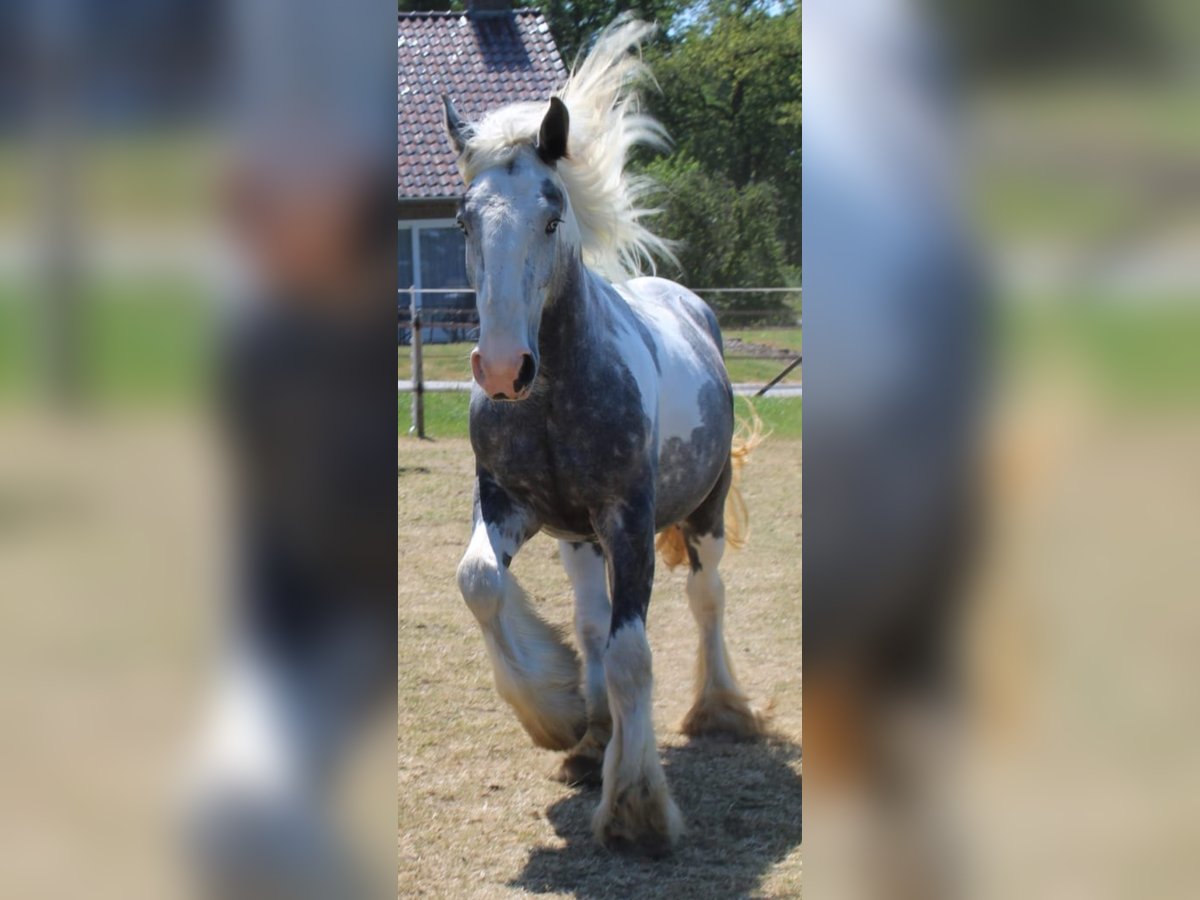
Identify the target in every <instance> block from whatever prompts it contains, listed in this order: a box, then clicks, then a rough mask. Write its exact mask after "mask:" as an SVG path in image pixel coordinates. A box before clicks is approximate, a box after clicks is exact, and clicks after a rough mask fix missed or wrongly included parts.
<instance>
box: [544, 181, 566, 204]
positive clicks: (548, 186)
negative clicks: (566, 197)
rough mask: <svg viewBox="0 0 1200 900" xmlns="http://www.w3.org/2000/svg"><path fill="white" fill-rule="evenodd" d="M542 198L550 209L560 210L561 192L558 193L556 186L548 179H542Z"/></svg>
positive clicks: (561, 202)
mask: <svg viewBox="0 0 1200 900" xmlns="http://www.w3.org/2000/svg"><path fill="white" fill-rule="evenodd" d="M542 197H544V198H545V200H546V202H547V203H549V204H550V205H551V206H552V207H557V208H559V209H561V208H562V205H563V195H562V191H560V190H559V189H558V185H556V184H555V183H554V182H553V181H551V180H550V179H549V178H543V179H542Z"/></svg>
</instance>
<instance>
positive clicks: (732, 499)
mask: <svg viewBox="0 0 1200 900" xmlns="http://www.w3.org/2000/svg"><path fill="white" fill-rule="evenodd" d="M747 406H749V408H750V418H749V419H743V418H741V417H738V424H737V431H735V432H734V434H733V446H732V448H731V449H730V451H729V461H730V463H731V464H732V468H733V481H732V483H731V484H730V485H729V495H728V496H727V497H726V498H725V543H727V544H728V545H729V546H730V547H733V548H734V549H735V550H740V549H741V548H742V547H745V546H746V542H747V541H748V540H750V510H749V509H748V508H747V507H746V498H745V497H743V496H742V488H741V481H742V469H744V468H745V467H746V463H747V462H748V461H749V459H750V454H751V453H753V452H754V448H755V447H757V446H758V445H759V444H761V443H762V442H763V441H764V440H766V437H767V436H766V435H765V434H763V423H762V419H761V418H759V415H758V410H756V409H755V408H754V404H752V403H749V402H747Z"/></svg>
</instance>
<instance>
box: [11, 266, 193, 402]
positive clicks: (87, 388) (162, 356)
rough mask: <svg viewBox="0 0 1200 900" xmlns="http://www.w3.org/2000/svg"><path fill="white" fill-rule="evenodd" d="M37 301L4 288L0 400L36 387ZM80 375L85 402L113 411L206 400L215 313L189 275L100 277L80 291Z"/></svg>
mask: <svg viewBox="0 0 1200 900" xmlns="http://www.w3.org/2000/svg"><path fill="white" fill-rule="evenodd" d="M39 302H40V298H39V297H38V296H37V295H36V294H35V293H33V292H32V291H30V290H27V289H22V288H21V287H19V286H17V285H14V284H11V283H9V284H5V285H4V286H3V287H0V398H3V400H4V401H6V402H13V401H20V400H21V399H25V398H28V397H29V396H30V395H31V394H32V393H33V392H34V391H35V390H36V388H37V385H38V382H39V378H40V376H39V373H38V371H37V368H38V365H39V359H40V352H39V346H40V343H41V338H40V331H41V324H40V322H39V321H38V312H39V309H38V305H37V304H38V303H39ZM79 324H80V330H79V346H80V359H79V374H80V379H81V381H82V384H83V390H84V393H85V397H84V399H85V402H89V403H98V404H100V405H116V406H147V405H149V406H163V405H167V406H170V405H179V404H191V403H194V402H196V401H198V400H200V399H202V397H203V396H204V394H205V392H206V390H207V387H208V384H209V376H210V374H211V373H210V363H211V360H212V356H213V354H212V338H213V334H212V327H213V308H212V304H211V303H210V302H209V298H208V295H207V291H206V289H205V288H204V286H203V285H201V284H199V283H196V282H192V281H189V280H188V279H185V278H179V277H171V276H149V277H140V278H136V279H129V278H126V279H99V280H96V281H93V282H91V283H90V284H87V285H86V286H85V287H84V289H83V296H82V301H81V314H80V320H79Z"/></svg>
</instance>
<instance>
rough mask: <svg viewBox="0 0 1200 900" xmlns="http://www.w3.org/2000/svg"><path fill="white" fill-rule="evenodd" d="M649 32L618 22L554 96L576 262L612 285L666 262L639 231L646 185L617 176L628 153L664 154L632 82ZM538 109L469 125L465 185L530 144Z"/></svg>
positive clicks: (642, 70) (657, 128) (663, 247)
mask: <svg viewBox="0 0 1200 900" xmlns="http://www.w3.org/2000/svg"><path fill="white" fill-rule="evenodd" d="M653 31H654V26H653V25H651V24H649V23H646V22H640V21H636V20H631V19H628V18H625V17H622V18H620V19H618V20H617V21H616V22H614V23H613V24H612V25H610V26H609V27H608V28H606V29H605V30H604V31H603V32H601V34H600V36H599V38H598V39H597V40H596V44H595V46H594V47H593V49H592V51H591V53H589V54H588V55H587V58H586V59H584V60H583V62H582V63H577V64H576V66H575V67H574V68H573V69H572V71H571V75H570V77H569V78H568V79H567V82H566V84H565V85H564V86H563V88H562V90H561V91H560V92H559V95H558V96H559V98H560V99H561V100H562V101H563V103H564V104H565V105H566V107H567V111H568V112H569V113H570V118H571V122H570V132H569V137H568V141H567V156H566V158H565V159H562V160H559V162H558V166H557V169H558V174H559V176H560V177H561V178H562V181H563V185H564V187H565V188H566V190H567V195H568V197H569V199H570V203H571V208H572V209H573V210H574V212H575V218H576V220H577V221H578V223H579V232H580V236H581V242H582V250H583V259H584V262H585V263H586V264H587V265H588V266H590V267H591V268H592V269H595V270H596V271H598V272H600V273H601V274H603V275H605V276H606V277H608V278H610V279H612V280H614V281H619V280H623V279H627V278H630V277H633V276H635V275H637V274H639V273H640V272H641V271H642V268H643V266H645V267H648V268H649V270H650V271H653V270H654V258H653V255H652V254H655V253H657V254H658V255H659V256H660V257H664V258H667V259H670V258H673V257H672V253H671V248H670V246H669V244H668V243H667V242H666V241H665V240H663V239H662V238H660V237H659V236H658V235H656V234H654V233H653V232H652V231H650V230H649V229H648V228H647V227H646V226H645V225H643V224H642V219H643V218H644V217H646V216H648V215H652V214H653V213H654V212H655V210H652V209H645V208H642V207H641V206H640V205H639V204H640V202H641V201H642V200H643V199H644V198H645V197H646V195H647V194H648V192H649V191H650V190H652V189H653V187H654V183H653V182H652V181H651V180H650V179H648V178H643V177H634V176H630V175H627V174H626V173H625V159H626V156H627V155H628V153H629V151H630V149H631V148H633V147H635V146H637V145H639V144H645V145H649V146H653V147H659V148H662V147H665V146H666V144H667V136H666V132H665V131H664V130H663V128H662V126H661V125H660V124H659V123H658V122H657V121H656V120H655V119H654V118H652V117H651V116H649V115H646V114H645V113H643V112H641V109H640V103H639V101H638V95H637V89H636V85H637V82H638V81H639V80H640V79H642V78H643V77H646V76H647V75H648V69H647V68H646V66H645V64H644V63H643V62H642V60H641V55H640V53H639V52H638V51H639V50H640V47H641V44H642V42H643V41H644V40H645V39H646V38H647V37H648V36H649V35H650V34H651V33H652V32H653ZM545 114H546V104H545V103H512V104H509V105H508V106H503V107H501V108H500V109H497V110H494V111H492V112H490V113H488V114H487V115H486V116H484V117H483V118H482V119H481V120H480V121H478V122H476V123H474V124H473V125H471V126H470V128H469V131H468V134H469V137H468V139H467V144H466V147H465V149H464V151H463V153H462V155H461V156H460V157H459V161H458V165H459V171H460V172H461V174H462V176H463V179H464V181H466V182H467V183H468V184H470V183H471V181H472V179H474V178H475V176H476V175H478V174H479V173H480V172H482V171H483V170H485V169H489V168H491V167H492V166H496V165H503V164H504V163H505V162H507V161H508V159H509V158H511V157H512V155H513V154H514V153H515V152H516V150H517V149H518V148H519V147H521V146H526V145H528V144H529V143H530V142H531V141H533V140H534V139H535V138H536V137H537V133H538V127H539V126H540V125H541V122H542V118H543V117H544V116H545Z"/></svg>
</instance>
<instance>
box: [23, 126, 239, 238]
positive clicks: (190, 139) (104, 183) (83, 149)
mask: <svg viewBox="0 0 1200 900" xmlns="http://www.w3.org/2000/svg"><path fill="white" fill-rule="evenodd" d="M73 149H74V154H75V158H74V160H73V161H72V162H71V167H72V170H73V177H74V178H75V181H76V184H75V187H76V189H77V202H79V203H80V204H81V205H82V207H83V209H85V210H86V211H87V216H88V218H89V219H91V220H93V221H102V222H104V223H105V224H106V226H107V227H112V226H113V225H114V224H116V223H128V224H139V225H147V224H148V225H152V226H154V227H162V226H163V225H173V226H190V225H194V224H195V223H196V222H197V221H198V220H199V219H201V218H202V217H204V216H205V215H206V213H207V211H208V210H209V208H210V207H211V203H212V173H213V171H214V168H215V164H216V160H217V156H216V153H215V146H214V141H213V139H212V136H211V135H207V134H204V133H195V132H178V131H158V132H153V131H143V132H138V133H134V134H128V133H126V134H120V135H115V136H107V137H106V136H100V137H96V136H92V137H89V138H88V139H87V140H84V141H81V142H78V143H77V144H76V145H75V146H74V148H73ZM39 157H40V150H39V149H38V148H36V147H33V146H31V145H30V144H29V142H27V141H14V140H4V141H0V224H9V225H15V226H17V227H26V226H27V225H28V222H29V215H30V214H31V212H32V211H33V210H35V209H36V208H37V205H38V203H39V202H40V201H39V199H38V198H39V195H40V192H41V191H42V190H43V188H42V184H41V180H42V179H44V177H45V175H44V173H43V171H42V170H41V167H40V158H39Z"/></svg>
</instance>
